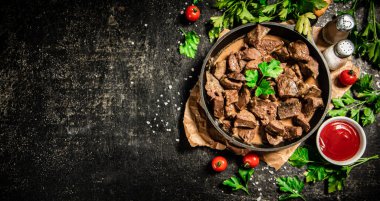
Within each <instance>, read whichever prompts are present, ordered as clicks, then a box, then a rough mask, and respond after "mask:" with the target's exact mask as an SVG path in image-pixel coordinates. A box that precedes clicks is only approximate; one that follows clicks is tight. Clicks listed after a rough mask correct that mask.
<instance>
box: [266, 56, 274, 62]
mask: <svg viewBox="0 0 380 201" xmlns="http://www.w3.org/2000/svg"><path fill="white" fill-rule="evenodd" d="M273 59H274V57H272V55H270V54H267V55H265V56H263V61H265V62H270V61H272V60H273Z"/></svg>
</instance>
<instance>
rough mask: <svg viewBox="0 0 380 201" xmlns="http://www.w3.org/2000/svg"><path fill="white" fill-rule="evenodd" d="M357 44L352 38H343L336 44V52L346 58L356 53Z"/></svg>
mask: <svg viewBox="0 0 380 201" xmlns="http://www.w3.org/2000/svg"><path fill="white" fill-rule="evenodd" d="M354 50H355V46H354V44H353V43H352V42H351V41H350V40H347V39H345V40H341V41H339V42H338V43H337V44H335V46H334V52H335V54H336V55H337V56H338V57H340V58H346V57H349V56H351V55H352V53H354Z"/></svg>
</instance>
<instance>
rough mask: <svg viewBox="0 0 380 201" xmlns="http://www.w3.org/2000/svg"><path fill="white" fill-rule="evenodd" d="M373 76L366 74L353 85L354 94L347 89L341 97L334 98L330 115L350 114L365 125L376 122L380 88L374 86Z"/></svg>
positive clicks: (378, 110) (379, 109) (379, 104)
mask: <svg viewBox="0 0 380 201" xmlns="http://www.w3.org/2000/svg"><path fill="white" fill-rule="evenodd" d="M372 84H373V83H372V76H371V75H368V74H367V75H364V76H363V77H362V78H360V79H359V80H358V81H357V82H356V83H355V85H354V86H353V87H352V88H353V91H354V95H353V94H352V93H351V92H350V91H347V92H346V93H345V94H344V95H343V96H342V97H341V98H333V99H332V103H333V105H334V108H333V109H332V110H330V111H329V115H330V116H332V117H335V116H348V117H350V118H351V119H353V120H355V121H356V122H358V123H360V124H361V125H363V126H366V125H369V124H372V123H373V122H375V119H376V117H375V114H378V113H380V90H374V89H373V87H372Z"/></svg>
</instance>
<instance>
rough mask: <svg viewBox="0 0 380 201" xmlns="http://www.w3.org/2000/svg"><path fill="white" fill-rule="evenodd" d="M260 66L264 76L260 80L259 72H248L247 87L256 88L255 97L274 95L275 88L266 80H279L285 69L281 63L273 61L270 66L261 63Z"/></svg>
mask: <svg viewBox="0 0 380 201" xmlns="http://www.w3.org/2000/svg"><path fill="white" fill-rule="evenodd" d="M258 66H259V69H260V72H261V75H262V76H261V78H260V80H259V72H258V71H257V70H247V71H246V72H245V79H246V80H247V83H246V84H247V86H248V87H250V88H255V87H256V91H255V96H260V95H270V94H274V93H275V91H274V89H273V87H272V86H271V85H270V82H269V81H268V80H266V79H268V78H277V77H278V76H279V75H280V74H281V73H282V71H283V69H282V68H281V67H280V61H278V60H275V59H273V60H272V61H271V62H270V63H269V64H268V63H267V62H261V63H260V64H259V65H258Z"/></svg>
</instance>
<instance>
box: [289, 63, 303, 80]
mask: <svg viewBox="0 0 380 201" xmlns="http://www.w3.org/2000/svg"><path fill="white" fill-rule="evenodd" d="M291 69H292V70H293V72H294V73H295V75H296V76H297V78H298V79H300V80H303V76H302V73H301V70H300V67H299V65H298V64H294V65H292V67H291Z"/></svg>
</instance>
